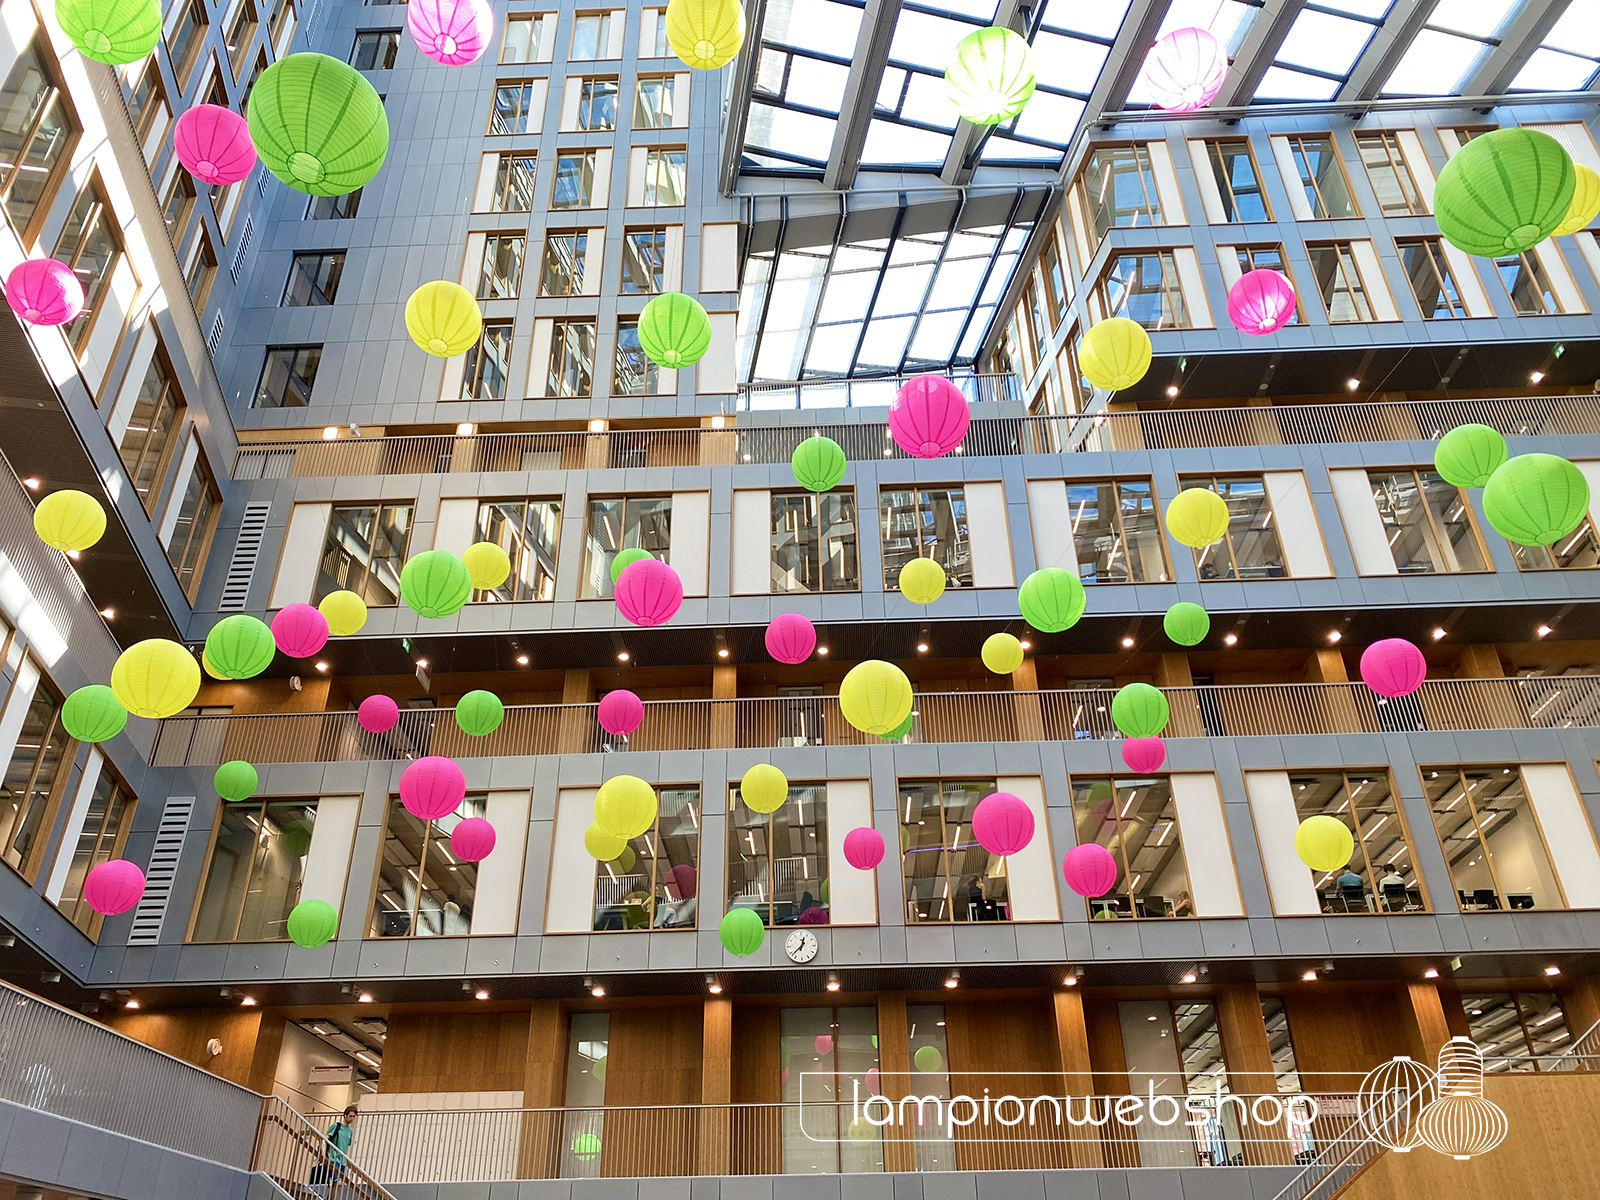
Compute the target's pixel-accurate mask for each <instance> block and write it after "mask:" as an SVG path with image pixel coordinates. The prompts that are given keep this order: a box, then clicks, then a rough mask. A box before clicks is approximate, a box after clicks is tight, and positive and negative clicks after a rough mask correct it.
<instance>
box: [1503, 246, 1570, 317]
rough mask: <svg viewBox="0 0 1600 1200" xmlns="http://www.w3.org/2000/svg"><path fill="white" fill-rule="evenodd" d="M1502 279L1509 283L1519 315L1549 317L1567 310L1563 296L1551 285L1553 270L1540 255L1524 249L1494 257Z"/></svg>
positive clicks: (1512, 302) (1508, 289)
mask: <svg viewBox="0 0 1600 1200" xmlns="http://www.w3.org/2000/svg"><path fill="white" fill-rule="evenodd" d="M1494 269H1495V270H1496V271H1498V272H1499V273H1500V282H1501V283H1503V284H1505V285H1506V293H1507V294H1508V295H1509V296H1510V297H1511V308H1512V310H1513V311H1514V312H1515V313H1516V314H1517V316H1519V317H1547V316H1551V315H1553V314H1555V313H1561V312H1565V311H1566V309H1564V308H1563V307H1562V306H1561V298H1560V297H1559V296H1557V295H1556V292H1555V288H1553V287H1552V286H1551V285H1550V274H1549V272H1547V271H1546V270H1545V269H1544V263H1542V262H1540V261H1539V256H1538V255H1537V254H1534V253H1532V252H1531V251H1527V250H1524V251H1523V252H1522V253H1521V254H1508V255H1506V256H1505V257H1503V258H1497V259H1495V260H1494Z"/></svg>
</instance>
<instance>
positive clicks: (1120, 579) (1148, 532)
mask: <svg viewBox="0 0 1600 1200" xmlns="http://www.w3.org/2000/svg"><path fill="white" fill-rule="evenodd" d="M1066 488H1067V508H1068V510H1069V511H1070V513H1071V515H1072V538H1073V542H1074V544H1075V545H1076V547H1077V553H1078V576H1079V578H1081V579H1082V580H1083V582H1084V583H1164V582H1166V581H1167V579H1168V578H1169V576H1168V574H1167V556H1166V551H1165V549H1164V548H1163V546H1162V538H1161V529H1160V527H1159V525H1158V524H1157V520H1156V501H1155V494H1154V490H1153V489H1152V487H1151V485H1150V481H1149V480H1148V479H1115V480H1107V481H1105V482H1101V483H1068V484H1067V485H1066Z"/></svg>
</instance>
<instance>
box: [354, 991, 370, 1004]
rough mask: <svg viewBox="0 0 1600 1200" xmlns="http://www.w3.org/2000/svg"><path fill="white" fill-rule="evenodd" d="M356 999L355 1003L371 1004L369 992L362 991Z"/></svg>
mask: <svg viewBox="0 0 1600 1200" xmlns="http://www.w3.org/2000/svg"><path fill="white" fill-rule="evenodd" d="M356 1001H357V1003H360V1004H371V1003H372V993H371V992H362V993H361V995H359V996H357V997H356Z"/></svg>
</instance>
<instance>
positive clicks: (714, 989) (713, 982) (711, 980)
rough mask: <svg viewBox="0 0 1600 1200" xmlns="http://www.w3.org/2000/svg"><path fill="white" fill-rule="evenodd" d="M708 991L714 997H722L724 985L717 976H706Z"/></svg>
mask: <svg viewBox="0 0 1600 1200" xmlns="http://www.w3.org/2000/svg"><path fill="white" fill-rule="evenodd" d="M706 991H708V992H710V993H711V994H712V995H713V996H720V995H722V984H721V983H720V982H719V981H718V979H717V977H716V976H715V975H707V976H706Z"/></svg>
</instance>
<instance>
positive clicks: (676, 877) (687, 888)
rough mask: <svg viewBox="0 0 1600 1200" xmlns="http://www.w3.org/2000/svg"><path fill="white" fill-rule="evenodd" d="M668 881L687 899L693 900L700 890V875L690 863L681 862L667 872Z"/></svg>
mask: <svg viewBox="0 0 1600 1200" xmlns="http://www.w3.org/2000/svg"><path fill="white" fill-rule="evenodd" d="M667 883H668V884H670V885H671V886H672V887H673V888H674V889H675V890H676V891H677V893H678V895H679V896H681V897H682V898H683V899H685V900H693V899H694V897H695V892H696V891H698V890H699V885H700V877H699V876H698V875H697V874H696V873H695V869H694V868H693V867H691V866H690V865H689V864H688V863H679V864H678V865H677V866H675V867H673V868H672V870H670V871H668V872H667Z"/></svg>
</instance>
